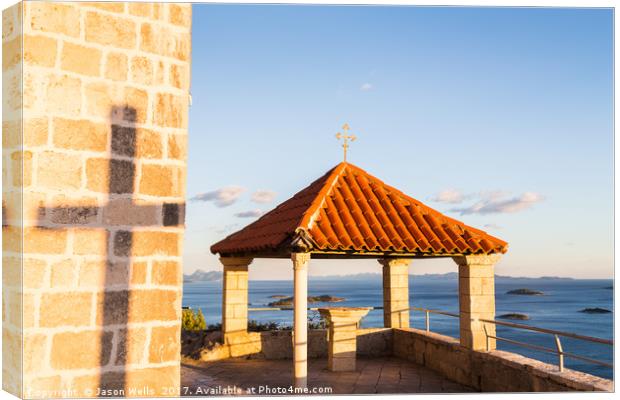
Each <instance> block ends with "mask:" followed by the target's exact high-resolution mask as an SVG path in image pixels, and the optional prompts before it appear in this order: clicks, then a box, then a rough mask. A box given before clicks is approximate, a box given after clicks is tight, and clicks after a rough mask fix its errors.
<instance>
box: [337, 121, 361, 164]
mask: <svg viewBox="0 0 620 400" xmlns="http://www.w3.org/2000/svg"><path fill="white" fill-rule="evenodd" d="M342 130H343V131H344V133H340V132H338V133H336V139H339V140H340V139H343V141H344V142H343V143H342V148H343V149H344V162H347V149H348V148H349V142H348V141H349V139H351V141H352V142H353V141H355V139H357V137H356V136H355V135H353V134H351V135H349V134H348V133H349V124H344V125H343V126H342Z"/></svg>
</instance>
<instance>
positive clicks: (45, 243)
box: [24, 227, 67, 254]
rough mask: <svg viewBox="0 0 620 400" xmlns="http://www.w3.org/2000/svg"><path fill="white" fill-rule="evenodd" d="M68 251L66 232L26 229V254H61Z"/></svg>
mask: <svg viewBox="0 0 620 400" xmlns="http://www.w3.org/2000/svg"><path fill="white" fill-rule="evenodd" d="M66 249H67V232H66V231H54V230H52V229H45V228H36V227H31V228H25V229H24V253H35V254H61V253H64V252H65V250H66Z"/></svg>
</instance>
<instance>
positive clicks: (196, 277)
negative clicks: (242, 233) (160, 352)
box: [183, 269, 574, 282]
mask: <svg viewBox="0 0 620 400" xmlns="http://www.w3.org/2000/svg"><path fill="white" fill-rule="evenodd" d="M458 276H459V275H458V273H457V272H448V273H445V274H424V275H415V278H416V279H425V280H446V279H447V280H451V279H458ZM380 277H381V274H380V273H372V272H366V273H360V274H351V275H329V276H310V277H308V278H309V279H310V280H314V281H326V280H336V279H346V280H349V281H350V280H356V281H360V280H370V279H380ZM495 278H496V279H497V280H498V281H501V280H512V279H546V280H549V279H553V280H574V278H562V277H558V276H541V277H538V278H530V277H516V276H503V275H495ZM221 280H222V272H221V271H204V270H201V269H198V270H196V271H194V272H193V273H192V274H190V275H185V274H184V275H183V282H219V281H221Z"/></svg>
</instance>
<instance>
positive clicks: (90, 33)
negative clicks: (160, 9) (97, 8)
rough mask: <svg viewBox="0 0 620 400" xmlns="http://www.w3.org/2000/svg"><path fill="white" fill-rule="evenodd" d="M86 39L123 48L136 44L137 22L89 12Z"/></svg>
mask: <svg viewBox="0 0 620 400" xmlns="http://www.w3.org/2000/svg"><path fill="white" fill-rule="evenodd" d="M84 27H85V32H86V41H87V42H94V43H99V44H103V45H110V46H113V47H117V48H122V49H132V48H135V46H136V23H135V22H133V21H131V20H130V19H126V18H119V17H116V16H111V15H107V14H101V13H98V12H91V11H89V12H87V13H86V21H85V23H84Z"/></svg>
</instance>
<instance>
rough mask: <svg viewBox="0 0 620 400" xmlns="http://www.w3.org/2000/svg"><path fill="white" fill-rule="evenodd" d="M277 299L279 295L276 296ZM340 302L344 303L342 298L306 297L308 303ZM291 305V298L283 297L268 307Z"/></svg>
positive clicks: (326, 296) (325, 296)
mask: <svg viewBox="0 0 620 400" xmlns="http://www.w3.org/2000/svg"><path fill="white" fill-rule="evenodd" d="M276 296H277V297H279V295H276ZM276 296H271V297H272V298H274V297H275V298H277V297H276ZM341 301H345V298H344V297H335V296H330V295H327V294H323V295H321V296H308V303H339V302H341ZM292 305H293V297H283V298H280V300H277V301H273V302H271V303H269V307H282V306H292Z"/></svg>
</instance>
